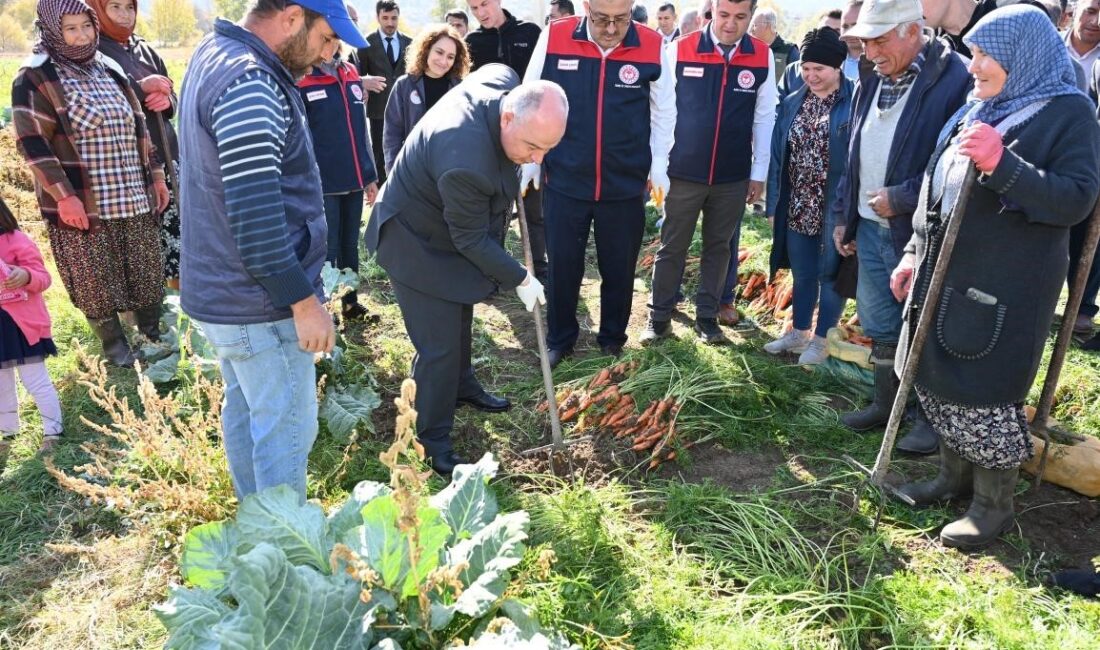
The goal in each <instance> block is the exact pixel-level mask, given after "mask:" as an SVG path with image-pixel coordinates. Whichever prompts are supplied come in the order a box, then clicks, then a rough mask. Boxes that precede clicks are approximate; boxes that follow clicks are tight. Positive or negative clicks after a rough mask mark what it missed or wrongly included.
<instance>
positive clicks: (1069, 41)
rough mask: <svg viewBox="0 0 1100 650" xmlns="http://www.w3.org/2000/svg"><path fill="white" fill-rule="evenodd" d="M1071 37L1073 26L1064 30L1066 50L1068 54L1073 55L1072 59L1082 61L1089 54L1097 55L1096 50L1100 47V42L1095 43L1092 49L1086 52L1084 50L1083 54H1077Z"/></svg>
mask: <svg viewBox="0 0 1100 650" xmlns="http://www.w3.org/2000/svg"><path fill="white" fill-rule="evenodd" d="M1072 38H1073V28H1072V27H1071V28H1069V29H1067V30H1066V37H1065V39H1064V40H1065V42H1066V51H1067V52H1069V55H1070V56H1071V57H1073V60H1075V61H1084V60H1085V59H1087V58H1089V57H1090V56H1096V55H1097V50H1098V49H1100V43H1097V44H1096V45H1094V46H1092V49H1091V50H1089V51H1088V52H1085V53H1084V54H1078V53H1077V50H1076V48H1074V47H1073V40H1072Z"/></svg>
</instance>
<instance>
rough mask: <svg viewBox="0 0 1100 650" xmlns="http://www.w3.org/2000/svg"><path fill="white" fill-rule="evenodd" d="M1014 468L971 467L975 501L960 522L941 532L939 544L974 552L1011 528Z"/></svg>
mask: <svg viewBox="0 0 1100 650" xmlns="http://www.w3.org/2000/svg"><path fill="white" fill-rule="evenodd" d="M1019 475H1020V470H1019V469H1018V468H1017V469H986V468H984V467H981V466H978V465H975V466H974V483H973V485H974V500H973V501H971V502H970V509H969V510H967V511H966V514H965V515H963V517H962V519H959V520H958V521H953V522H951V523H950V524H947V525H946V526H944V527H943V530H941V531H940V541H941V542H942V543H943V545H944V546H949V547H951V548H961V549H973V548H980V547H982V546H986V545H987V544H989V543H991V542H993V541H994V540H996V539H997V538H998V537H1000V536H1001V533H1004V532H1005V531H1007V530H1008V529H1010V528H1011V527H1012V522H1013V521H1015V511H1014V510H1013V507H1012V500H1013V496H1014V495H1015V493H1016V479H1017V478H1018V477H1019Z"/></svg>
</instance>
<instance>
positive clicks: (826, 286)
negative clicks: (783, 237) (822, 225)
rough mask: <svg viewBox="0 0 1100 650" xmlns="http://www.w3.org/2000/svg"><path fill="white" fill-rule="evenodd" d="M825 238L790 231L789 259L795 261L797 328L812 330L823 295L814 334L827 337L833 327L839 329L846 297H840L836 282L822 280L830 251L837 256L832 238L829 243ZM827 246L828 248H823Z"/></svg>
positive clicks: (795, 317) (792, 272) (788, 236)
mask: <svg viewBox="0 0 1100 650" xmlns="http://www.w3.org/2000/svg"><path fill="white" fill-rule="evenodd" d="M824 237H825V235H815V236H812V237H811V236H808V235H803V234H800V233H797V232H795V231H793V230H790V229H788V230H787V257H788V258H790V261H791V275H792V276H794V300H793V303H794V307H793V309H794V328H795V329H796V330H808V329H810V323H811V322H812V321H813V317H814V307H815V306H816V305H817V302H818V293H820V294H821V308H820V310H819V311H818V314H817V327H816V328H814V334H815V335H817V336H821V337H824V336H825V335H826V334H828V333H829V328H830V327H836V322H837V320H839V319H840V314H841V312H843V311H844V298H841V297H840V295H839V294H837V292H836V289H835V288H834V283H833V281H832V280H823V279H822V267H823V265H824V262H825V260H824V259H823V258H825V257H827V256H828V254H829V250H832V251H833V255H836V254H837V253H836V252H835V251H836V249H835V248H834V247H833V243H832V241H831V239H830V240H829V241H827V242H826V243H824V244H823V242H825V239H824ZM823 246H827V247H828V248H823Z"/></svg>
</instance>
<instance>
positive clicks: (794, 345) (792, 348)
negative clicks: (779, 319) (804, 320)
mask: <svg viewBox="0 0 1100 650" xmlns="http://www.w3.org/2000/svg"><path fill="white" fill-rule="evenodd" d="M809 346H810V337H809V332H803V331H802V330H791V331H789V332H787V333H786V334H784V335H783V336H781V337H779V338H777V339H776V340H774V341H772V342H771V343H765V344H764V351H765V352H767V353H768V354H782V353H784V352H790V353H791V354H802V353H803V352H805V351H806V348H808V347H809Z"/></svg>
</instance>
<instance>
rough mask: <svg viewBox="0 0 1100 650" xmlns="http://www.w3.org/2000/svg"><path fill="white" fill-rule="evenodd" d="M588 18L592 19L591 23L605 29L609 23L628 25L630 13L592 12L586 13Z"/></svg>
mask: <svg viewBox="0 0 1100 650" xmlns="http://www.w3.org/2000/svg"><path fill="white" fill-rule="evenodd" d="M588 19H589V20H591V21H592V24H593V25H595V26H596V27H598V28H600V29H606V28H608V27H610V26H611V25H617V26H618V25H622V26H625V25H629V24H630V14H624V15H622V16H605V15H603V14H597V13H592V14H589V15H588Z"/></svg>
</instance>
